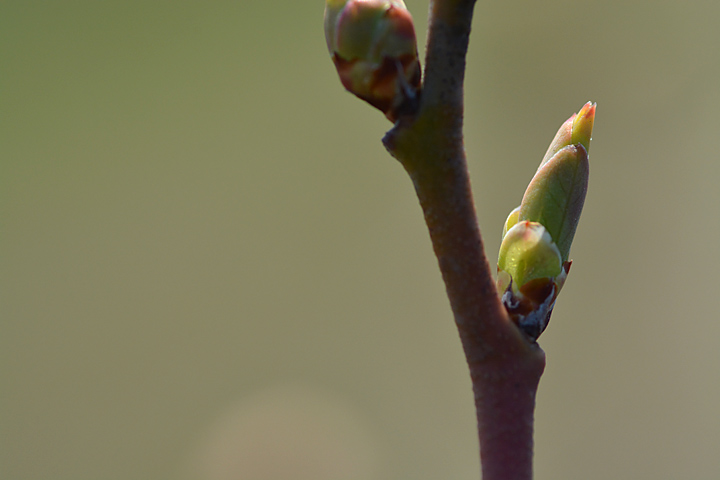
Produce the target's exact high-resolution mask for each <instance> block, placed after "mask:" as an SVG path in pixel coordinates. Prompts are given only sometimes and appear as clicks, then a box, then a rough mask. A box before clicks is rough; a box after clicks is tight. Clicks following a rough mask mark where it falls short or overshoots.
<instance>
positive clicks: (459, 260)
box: [383, 0, 545, 480]
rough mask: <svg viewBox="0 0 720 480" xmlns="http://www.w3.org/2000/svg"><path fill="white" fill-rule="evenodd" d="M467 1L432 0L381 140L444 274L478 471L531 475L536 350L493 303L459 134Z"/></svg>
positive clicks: (516, 477)
mask: <svg viewBox="0 0 720 480" xmlns="http://www.w3.org/2000/svg"><path fill="white" fill-rule="evenodd" d="M474 3H475V2H474V1H473V0H444V1H443V0H435V1H433V2H432V3H431V6H430V28H429V32H428V45H427V56H426V61H425V81H424V86H423V93H422V100H421V104H420V108H419V111H418V112H417V114H415V115H414V116H411V117H405V118H401V119H400V120H399V121H398V122H397V123H396V125H395V127H394V128H393V129H392V130H390V131H389V132H388V133H387V134H386V136H385V138H384V139H383V143H384V144H385V146H386V148H387V149H388V151H389V152H390V153H391V154H392V155H393V156H394V157H395V158H397V159H398V160H399V161H400V163H401V164H402V165H403V167H404V168H405V170H406V171H407V172H408V174H409V175H410V178H411V179H412V181H413V184H414V186H415V190H416V192H417V195H418V199H419V200H420V205H421V207H422V210H423V213H424V216H425V222H426V223H427V226H428V229H429V231H430V237H431V239H432V244H433V249H434V251H435V255H436V256H437V258H438V262H439V265H440V270H441V272H442V276H443V280H444V281H445V287H446V290H447V295H448V298H449V300H450V305H451V307H452V311H453V314H454V317H455V323H456V324H457V328H458V331H459V334H460V339H461V342H462V345H463V349H464V351H465V355H466V358H467V361H468V365H469V368H470V376H471V378H472V384H473V391H474V394H475V407H476V412H477V421H478V436H479V440H480V456H481V463H482V472H483V480H530V479H531V478H532V450H533V448H532V447H533V440H532V436H533V412H534V408H535V393H536V391H537V387H538V383H539V381H540V376H541V375H542V372H543V369H544V367H545V355H544V353H543V351H542V350H541V349H540V347H539V346H538V345H537V344H536V343H534V342H531V341H529V340H528V339H527V338H526V337H525V336H523V334H522V333H521V332H520V330H519V329H518V328H517V327H516V326H515V324H514V323H512V322H511V321H510V319H509V317H508V315H507V312H506V311H505V309H504V307H503V306H502V304H501V303H500V301H499V298H498V295H497V291H496V289H495V282H494V280H493V275H492V272H491V268H490V265H489V264H488V261H487V258H486V257H485V253H484V250H483V243H482V239H481V237H480V231H479V229H478V226H477V218H476V215H475V208H474V205H473V199H472V192H471V189H470V181H469V177H468V171H467V165H466V159H465V151H464V146H463V134H462V119H463V79H464V73H465V57H466V53H467V46H468V39H469V36H470V23H471V20H472V11H473V6H474Z"/></svg>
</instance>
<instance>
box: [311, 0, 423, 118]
mask: <svg viewBox="0 0 720 480" xmlns="http://www.w3.org/2000/svg"><path fill="white" fill-rule="evenodd" d="M325 40H326V43H327V47H328V51H329V52H330V55H331V56H332V59H333V62H334V63H335V67H336V69H337V71H338V75H339V76H340V81H341V82H342V84H343V86H344V87H345V88H346V89H347V90H348V91H350V92H351V93H353V94H355V95H356V96H358V97H359V98H361V99H363V100H365V101H366V102H368V103H370V104H371V105H373V106H374V107H376V108H378V109H380V110H381V111H382V112H383V113H385V115H386V116H387V117H388V119H390V120H391V121H395V120H397V118H398V117H399V116H400V115H402V114H406V113H412V112H414V110H415V109H416V108H417V106H418V101H419V94H420V93H419V92H420V75H421V73H420V62H419V60H418V54H417V41H416V37H415V27H414V26H413V20H412V17H411V15H410V12H409V11H408V10H407V8H406V7H405V4H404V3H403V1H402V0H326V3H325Z"/></svg>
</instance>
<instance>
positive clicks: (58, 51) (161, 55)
mask: <svg viewBox="0 0 720 480" xmlns="http://www.w3.org/2000/svg"><path fill="white" fill-rule="evenodd" d="M407 3H408V6H409V8H410V9H411V10H412V12H413V13H414V16H415V18H416V24H417V29H418V35H419V37H420V45H421V50H422V49H423V46H424V42H425V29H426V12H427V2H426V1H419V0H408V2H407ZM322 10H323V2H320V1H313V2H310V1H298V2H292V1H285V2H282V1H281V2H260V1H233V2H229V1H214V2H191V1H185V0H176V1H173V2H140V1H122V2H121V1H117V0H112V1H105V2H99V1H73V2H41V1H23V2H20V1H15V2H12V1H8V2H3V3H2V5H1V6H0V49H1V52H0V68H1V74H0V112H1V113H0V135H1V138H0V155H1V157H0V182H1V185H0V219H1V220H0V221H1V222H2V223H1V236H0V238H1V240H0V242H1V244H0V245H1V252H2V255H1V256H0V261H1V262H2V267H1V271H2V276H1V282H2V285H1V290H0V291H1V292H2V293H1V295H2V302H1V307H0V308H1V315H2V318H1V319H0V321H1V323H0V326H1V329H2V333H1V338H2V348H1V351H2V360H1V364H0V365H1V368H2V378H1V382H2V385H1V386H0V388H1V390H0V398H1V399H2V403H1V408H2V417H1V419H2V420H1V422H2V423H1V427H0V436H1V441H2V445H1V446H0V447H1V448H0V452H1V453H0V455H1V457H0V478H3V479H8V480H10V479H23V480H40V479H55V480H64V479H68V480H69V479H73V480H78V479H88V480H97V479H103V480H105V479H107V480H112V479H182V480H190V479H202V480H230V479H248V480H257V479H262V480H275V479H301V480H303V479H314V480H326V479H327V480H346V479H358V480H359V479H363V480H365V479H367V480H375V479H403V478H412V479H417V480H423V479H428V480H429V479H439V478H442V479H467V480H469V479H477V478H478V470H479V464H478V459H477V453H476V452H477V441H476V437H475V427H474V410H473V405H472V394H471V391H470V382H469V378H468V375H467V372H466V367H465V364H464V358H463V355H462V353H461V349H460V344H459V341H458V339H457V335H456V332H455V327H454V325H453V322H452V318H451V314H450V309H449V307H448V304H447V300H446V298H445V296H444V288H443V285H442V282H441V279H440V275H439V273H438V270H437V266H436V263H435V259H434V257H433V255H432V252H431V247H430V244H429V241H428V238H427V232H426V230H425V226H424V224H423V221H422V217H421V212H420V209H419V207H418V205H417V201H416V199H415V197H414V192H413V190H412V187H411V184H410V182H409V180H408V179H407V177H406V175H405V173H404V172H403V170H402V169H401V167H400V166H399V164H397V163H396V162H395V161H394V160H393V159H392V158H390V157H389V156H388V155H387V154H386V152H385V151H384V149H383V147H382V145H381V143H380V138H381V137H382V135H383V133H384V132H385V131H386V130H387V129H388V128H389V127H390V125H389V123H388V122H387V121H386V120H385V119H384V118H383V116H382V115H381V114H380V113H378V112H377V111H374V110H373V109H371V108H370V107H368V106H366V105H365V104H363V103H362V102H360V101H358V100H356V99H355V98H354V97H352V96H351V95H350V94H347V93H345V92H344V91H343V89H342V87H341V86H340V83H339V81H338V79H337V77H336V73H335V71H334V69H333V66H332V63H331V62H330V60H329V58H328V54H327V52H326V49H325V43H324V38H323V32H322ZM718 18H720V4H718V2H716V1H714V0H712V1H711V0H705V1H694V2H678V1H654V2H649V1H623V2H620V1H606V2H569V1H562V0H554V1H548V2H534V1H531V0H517V1H510V2H500V1H492V2H480V3H479V4H478V6H477V9H476V17H475V20H474V31H473V35H472V37H471V46H470V52H469V57H468V71H467V78H466V99H467V109H466V128H465V129H466V137H467V138H466V145H467V151H468V161H469V166H470V169H471V172H472V179H473V184H474V188H475V195H476V204H477V208H478V216H479V220H480V224H481V228H482V230H483V232H484V237H485V241H486V247H487V251H488V256H489V258H490V261H491V262H495V260H496V252H497V249H498V246H499V236H500V232H501V229H502V223H503V221H504V219H505V216H506V215H507V213H508V212H509V211H510V210H511V209H512V208H513V207H515V206H516V205H517V204H518V203H519V201H520V198H521V196H522V194H523V191H524V189H525V186H526V185H527V182H528V181H529V179H530V178H531V176H532V174H533V172H534V171H535V168H536V167H537V164H538V162H539V160H540V158H541V157H542V155H543V154H544V152H545V149H546V148H547V145H548V144H549V142H550V140H551V139H552V137H553V135H554V134H555V131H556V130H557V128H558V127H559V126H560V124H561V123H562V122H563V121H564V120H565V119H566V118H567V117H568V116H569V115H570V114H571V113H573V112H574V111H577V110H578V109H579V108H580V107H581V106H582V105H583V103H585V102H586V101H587V100H593V101H596V102H598V114H597V119H596V124H595V131H594V135H593V136H594V143H593V146H592V152H591V170H592V171H591V183H590V190H589V193H588V198H587V202H586V207H585V212H584V214H583V219H582V222H581V223H580V227H579V230H578V234H577V236H576V239H575V244H574V247H573V252H572V257H573V258H574V260H575V263H574V265H573V269H572V273H571V275H570V280H569V282H568V283H567V285H566V287H565V289H564V293H563V294H562V295H561V297H560V301H559V303H558V306H557V308H556V309H555V314H554V315H553V319H552V322H551V324H550V328H549V329H548V330H547V331H546V333H545V334H544V335H543V337H542V338H541V342H540V343H541V345H542V346H543V348H544V349H545V351H546V353H547V356H548V366H547V369H546V373H545V375H544V378H543V381H542V382H541V386H540V391H539V396H538V404H537V412H536V417H537V424H536V470H537V475H536V477H537V479H539V480H549V479H579V478H583V479H588V480H591V479H608V478H617V479H678V478H692V479H716V478H718V477H720V456H718V451H719V450H720V413H719V412H718V405H720V374H719V373H718V372H719V370H718V368H719V367H720V349H718V348H717V339H718V337H720V318H718V317H719V316H718V310H717V307H716V301H717V296H718V293H717V291H718V288H719V287H718V271H720V254H718V238H719V237H720V227H719V226H718V222H717V217H718V211H719V210H720V209H719V208H718V207H719V206H720V187H719V186H718V181H719V178H720V162H719V158H718V154H717V140H716V137H717V132H718V129H720V119H719V118H718V115H717V111H718V109H720V87H719V85H720V60H719V58H720V57H718V47H719V46H720V34H718V29H717V26H716V23H717V19H718Z"/></svg>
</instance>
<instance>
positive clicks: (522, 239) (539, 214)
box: [497, 102, 595, 340]
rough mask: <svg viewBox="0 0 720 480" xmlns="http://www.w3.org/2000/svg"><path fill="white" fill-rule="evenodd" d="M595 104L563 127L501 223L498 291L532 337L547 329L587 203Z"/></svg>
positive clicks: (516, 318) (520, 324)
mask: <svg viewBox="0 0 720 480" xmlns="http://www.w3.org/2000/svg"><path fill="white" fill-rule="evenodd" d="M594 120H595V104H593V103H590V102H588V103H587V104H586V105H585V106H584V107H583V108H582V110H580V112H579V113H578V114H577V115H573V116H572V117H570V118H569V119H568V120H567V121H566V122H565V123H563V125H562V126H561V127H560V130H559V131H558V133H557V135H556V136H555V139H554V140H553V142H552V144H551V145H550V148H549V149H548V151H547V153H546V154H545V158H543V160H542V162H541V163H540V167H539V168H538V170H537V172H536V173H535V176H534V177H533V179H532V181H531V182H530V184H529V185H528V188H527V190H526V191H525V195H524V196H523V199H522V202H521V204H520V206H519V207H518V208H516V209H515V210H513V211H512V212H511V213H510V215H509V216H508V218H507V220H506V221H505V225H504V227H503V241H502V244H501V246H500V255H499V259H498V279H497V285H498V291H499V293H500V295H501V296H502V302H503V304H504V305H505V308H506V309H507V311H508V313H509V314H510V317H511V318H512V319H513V321H515V322H516V323H517V324H518V325H519V326H520V328H521V329H522V330H523V331H524V332H525V333H526V334H527V335H528V336H529V337H531V338H532V339H533V340H534V339H537V337H538V336H539V335H540V334H541V333H542V332H543V330H544V329H545V327H546V326H547V323H548V322H549V321H550V315H551V313H552V309H553V307H554V305H555V299H556V298H557V295H558V293H560V289H561V288H562V286H563V284H564V283H565V279H566V278H567V274H568V271H569V270H570V264H571V262H570V261H568V256H569V253H570V246H571V244H572V240H573V237H574V235H575V230H576V229H577V225H578V222H579V220H580V213H581V212H582V208H583V204H584V203H585V194H586V192H587V186H588V176H589V171H590V165H589V161H588V153H587V151H588V148H589V147H590V136H591V135H592V128H593V123H594Z"/></svg>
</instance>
